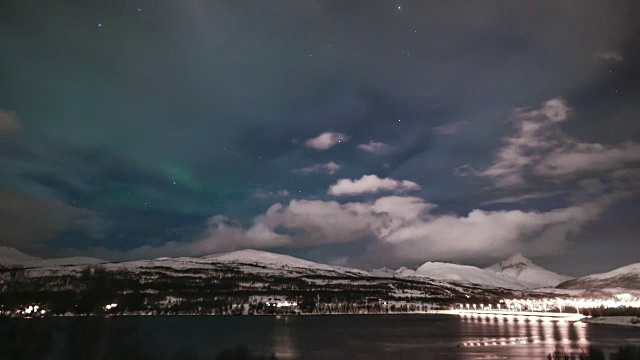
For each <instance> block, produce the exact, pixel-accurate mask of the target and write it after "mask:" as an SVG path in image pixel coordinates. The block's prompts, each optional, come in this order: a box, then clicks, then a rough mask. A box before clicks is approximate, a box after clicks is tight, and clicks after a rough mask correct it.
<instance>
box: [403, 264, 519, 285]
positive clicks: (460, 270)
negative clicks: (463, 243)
mask: <svg viewBox="0 0 640 360" xmlns="http://www.w3.org/2000/svg"><path fill="white" fill-rule="evenodd" d="M415 275H417V276H426V277H429V278H431V279H435V280H443V281H455V282H460V283H470V284H476V285H484V286H490V287H501V288H506V289H525V288H526V286H524V285H523V284H521V283H520V282H518V280H517V279H516V278H514V277H511V276H509V275H505V274H500V273H497V272H495V271H491V270H485V269H480V268H478V267H475V266H469V265H458V264H451V263H443V262H426V263H424V264H422V266H420V267H419V268H418V269H417V270H416V272H415Z"/></svg>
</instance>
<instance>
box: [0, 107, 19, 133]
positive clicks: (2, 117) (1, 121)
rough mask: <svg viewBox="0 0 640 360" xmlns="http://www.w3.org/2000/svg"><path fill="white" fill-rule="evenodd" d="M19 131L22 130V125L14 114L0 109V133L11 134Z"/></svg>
mask: <svg viewBox="0 0 640 360" xmlns="http://www.w3.org/2000/svg"><path fill="white" fill-rule="evenodd" d="M20 129H22V124H20V122H19V121H18V117H17V116H16V113H14V112H9V111H4V110H2V109H0V132H1V131H7V132H9V131H11V132H13V131H19V130H20Z"/></svg>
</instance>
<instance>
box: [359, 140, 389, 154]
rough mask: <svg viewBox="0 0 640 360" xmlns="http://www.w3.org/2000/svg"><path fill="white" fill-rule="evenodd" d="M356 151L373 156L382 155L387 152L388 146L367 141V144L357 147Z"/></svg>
mask: <svg viewBox="0 0 640 360" xmlns="http://www.w3.org/2000/svg"><path fill="white" fill-rule="evenodd" d="M358 149H360V150H364V151H368V152H370V153H372V154H375V155H384V154H386V153H388V152H389V149H390V147H389V145H387V144H385V143H381V142H377V141H373V140H371V141H369V143H368V144H360V145H358Z"/></svg>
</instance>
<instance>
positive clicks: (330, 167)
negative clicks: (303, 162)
mask: <svg viewBox="0 0 640 360" xmlns="http://www.w3.org/2000/svg"><path fill="white" fill-rule="evenodd" d="M338 170H340V165H338V164H336V163H335V162H333V161H330V162H328V163H326V164H315V165H313V166H309V167H304V168H301V169H297V170H293V171H292V172H293V173H296V174H302V175H309V174H329V175H333V174H335V173H336V172H338Z"/></svg>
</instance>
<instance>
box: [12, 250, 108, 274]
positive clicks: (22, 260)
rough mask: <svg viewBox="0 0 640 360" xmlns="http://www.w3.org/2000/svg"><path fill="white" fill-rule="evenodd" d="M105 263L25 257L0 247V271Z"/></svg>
mask: <svg viewBox="0 0 640 360" xmlns="http://www.w3.org/2000/svg"><path fill="white" fill-rule="evenodd" d="M106 262H107V261H106V260H101V259H96V258H91V257H84V256H74V257H67V258H51V259H41V258H39V257H35V256H31V255H27V254H25V253H23V252H21V251H19V250H17V249H14V248H9V247H4V246H0V269H13V268H42V267H51V266H68V265H95V264H101V263H106Z"/></svg>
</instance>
